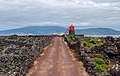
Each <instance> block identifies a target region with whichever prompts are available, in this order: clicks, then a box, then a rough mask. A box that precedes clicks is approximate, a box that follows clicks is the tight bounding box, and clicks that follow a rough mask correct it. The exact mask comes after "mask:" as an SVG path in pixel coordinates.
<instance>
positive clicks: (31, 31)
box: [0, 26, 66, 35]
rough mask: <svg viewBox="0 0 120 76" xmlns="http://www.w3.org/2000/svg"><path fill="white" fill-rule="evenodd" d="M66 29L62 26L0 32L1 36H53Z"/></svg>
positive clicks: (31, 27)
mask: <svg viewBox="0 0 120 76" xmlns="http://www.w3.org/2000/svg"><path fill="white" fill-rule="evenodd" d="M65 30H66V29H65V28H64V27H60V26H28V27H23V28H17V29H11V30H4V31H0V34H2V35H4V34H7V35H9V34H37V35H43V34H53V33H61V32H65Z"/></svg>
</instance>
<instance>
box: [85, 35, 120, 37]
mask: <svg viewBox="0 0 120 76" xmlns="http://www.w3.org/2000/svg"><path fill="white" fill-rule="evenodd" d="M107 36H112V37H120V35H85V37H107Z"/></svg>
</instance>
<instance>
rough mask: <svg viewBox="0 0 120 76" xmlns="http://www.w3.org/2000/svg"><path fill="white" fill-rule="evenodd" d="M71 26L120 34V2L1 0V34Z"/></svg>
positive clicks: (118, 0) (110, 0) (104, 0)
mask: <svg viewBox="0 0 120 76" xmlns="http://www.w3.org/2000/svg"><path fill="white" fill-rule="evenodd" d="M70 24H74V25H75V26H79V28H89V27H90V28H94V27H107V28H108V27H109V28H113V29H116V30H120V0H0V30H5V29H11V28H19V27H25V26H41V25H58V26H59V25H60V26H69V25H70Z"/></svg>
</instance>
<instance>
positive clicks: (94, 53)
mask: <svg viewBox="0 0 120 76" xmlns="http://www.w3.org/2000/svg"><path fill="white" fill-rule="evenodd" d="M65 40H66V41H67V42H68V46H69V47H70V48H71V49H73V50H74V51H73V53H74V54H75V56H76V58H77V60H81V61H82V62H83V64H84V67H85V68H86V71H87V72H88V73H89V75H90V76H120V38H113V37H98V38H97V37H96V38H95V37H84V38H78V37H75V36H69V35H68V36H66V37H65Z"/></svg>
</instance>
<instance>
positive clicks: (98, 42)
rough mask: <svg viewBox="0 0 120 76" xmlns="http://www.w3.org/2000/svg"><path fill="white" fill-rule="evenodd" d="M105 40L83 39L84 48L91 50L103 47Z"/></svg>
mask: <svg viewBox="0 0 120 76" xmlns="http://www.w3.org/2000/svg"><path fill="white" fill-rule="evenodd" d="M102 40H103V38H102V37H94V38H93V37H92V38H91V37H85V38H83V39H82V41H83V43H84V46H85V47H89V48H93V47H95V46H101V45H103V41H102Z"/></svg>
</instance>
